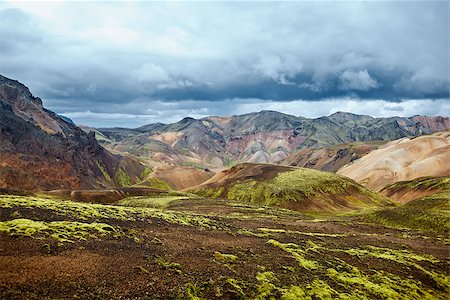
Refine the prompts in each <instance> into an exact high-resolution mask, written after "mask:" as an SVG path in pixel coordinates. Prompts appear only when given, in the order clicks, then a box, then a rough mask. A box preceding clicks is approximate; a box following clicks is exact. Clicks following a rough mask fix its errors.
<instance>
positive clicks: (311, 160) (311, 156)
mask: <svg viewBox="0 0 450 300" xmlns="http://www.w3.org/2000/svg"><path fill="white" fill-rule="evenodd" d="M384 143H385V142H384V141H381V142H354V143H349V144H339V145H335V146H328V147H322V148H303V149H299V150H297V151H294V152H293V153H292V154H291V155H289V156H288V157H286V158H285V159H283V160H282V161H281V162H280V164H282V165H288V166H296V167H305V168H310V169H317V170H322V171H329V172H336V171H337V170H339V169H340V168H342V167H343V166H345V165H347V164H349V163H351V162H353V161H355V160H357V159H360V158H361V157H363V156H364V155H366V154H369V153H370V152H372V151H373V150H375V149H378V148H379V147H380V146H382V145H383V144H384Z"/></svg>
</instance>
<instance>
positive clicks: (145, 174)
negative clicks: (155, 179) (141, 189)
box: [139, 166, 153, 181]
mask: <svg viewBox="0 0 450 300" xmlns="http://www.w3.org/2000/svg"><path fill="white" fill-rule="evenodd" d="M152 172H153V170H152V168H149V167H147V166H144V170H143V171H142V173H141V175H139V179H140V180H141V181H144V180H145V179H146V178H147V177H148V175H150V174H151V173H152Z"/></svg>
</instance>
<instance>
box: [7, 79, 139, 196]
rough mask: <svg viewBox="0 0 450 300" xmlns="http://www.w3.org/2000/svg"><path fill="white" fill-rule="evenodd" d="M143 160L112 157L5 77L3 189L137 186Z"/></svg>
mask: <svg viewBox="0 0 450 300" xmlns="http://www.w3.org/2000/svg"><path fill="white" fill-rule="evenodd" d="M144 170H145V168H144V166H143V165H141V164H140V163H139V162H137V161H135V160H133V159H131V158H128V157H123V156H120V155H114V154H111V153H110V152H109V151H107V150H105V149H104V148H103V147H102V146H100V145H99V144H98V142H97V140H96V139H95V135H94V133H86V132H84V131H83V130H81V129H80V128H79V127H77V126H75V125H73V124H72V123H71V122H70V120H65V119H63V118H61V117H60V116H58V115H56V114H55V113H53V112H51V111H49V110H46V109H45V108H44V107H43V106H42V101H41V99H40V98H37V97H34V96H33V95H32V94H31V92H30V91H29V89H28V88H27V87H26V86H24V85H23V84H21V83H19V82H18V81H14V80H11V79H8V78H6V77H3V76H1V75H0V188H13V189H24V190H48V189H60V188H65V189H74V188H96V187H110V186H116V185H121V184H122V183H125V182H130V183H131V182H134V181H136V180H138V178H139V176H140V175H141V174H142V173H143V172H144Z"/></svg>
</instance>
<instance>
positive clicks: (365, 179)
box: [338, 131, 450, 191]
mask: <svg viewBox="0 0 450 300" xmlns="http://www.w3.org/2000/svg"><path fill="white" fill-rule="evenodd" d="M449 162H450V131H445V132H438V133H434V134H432V135H425V136H420V137H417V138H414V139H409V138H403V139H399V140H395V141H392V142H389V143H387V144H386V145H384V146H383V147H381V148H379V149H377V150H374V151H372V152H371V153H369V154H367V155H366V156H364V157H362V158H361V159H359V160H357V161H355V162H354V163H351V164H348V165H347V166H345V167H343V168H341V169H340V170H339V171H338V173H339V174H342V175H344V176H347V177H350V178H352V179H354V180H356V181H358V182H359V183H361V184H363V185H365V186H366V187H369V188H371V189H373V190H377V191H378V190H381V189H382V188H384V187H385V186H387V185H389V184H392V183H395V182H398V181H406V180H412V179H415V178H418V177H424V176H450V164H449Z"/></svg>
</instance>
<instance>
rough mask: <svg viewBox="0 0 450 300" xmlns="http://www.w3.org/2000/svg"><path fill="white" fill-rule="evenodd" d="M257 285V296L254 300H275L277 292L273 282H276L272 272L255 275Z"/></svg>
mask: <svg viewBox="0 0 450 300" xmlns="http://www.w3.org/2000/svg"><path fill="white" fill-rule="evenodd" d="M256 280H257V281H258V285H257V286H256V290H257V293H258V294H257V295H256V297H255V299H257V300H263V299H276V298H275V292H276V291H277V290H278V288H277V287H276V285H275V284H274V282H275V281H276V280H277V279H276V277H275V274H274V273H273V272H264V273H258V274H257V275H256Z"/></svg>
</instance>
